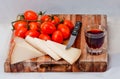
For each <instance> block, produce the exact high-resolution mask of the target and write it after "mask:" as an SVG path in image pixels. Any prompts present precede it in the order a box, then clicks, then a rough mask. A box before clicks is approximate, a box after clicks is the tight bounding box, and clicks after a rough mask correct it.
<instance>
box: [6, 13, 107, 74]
mask: <svg viewBox="0 0 120 79" xmlns="http://www.w3.org/2000/svg"><path fill="white" fill-rule="evenodd" d="M58 16H59V17H60V18H65V19H68V20H71V21H72V22H73V24H75V22H76V21H81V22H82V28H81V31H79V34H78V36H77V38H76V41H75V43H74V45H73V47H76V48H80V49H81V51H82V54H81V56H80V58H79V60H78V61H77V62H75V63H74V64H73V65H70V64H69V63H67V62H66V61H65V60H63V59H61V60H60V61H54V60H53V59H52V58H51V57H49V56H47V55H46V56H42V57H38V58H34V59H30V60H26V61H23V62H20V63H17V64H10V60H11V59H10V58H11V57H10V56H11V54H12V50H13V48H14V42H13V41H12V40H13V37H12V38H11V42H10V50H9V53H8V57H7V59H6V61H5V64H4V71H5V72H104V71H106V70H107V66H108V52H107V49H108V48H107V47H108V34H107V35H106V37H105V43H104V45H103V46H104V48H105V51H104V52H103V54H101V55H90V54H89V53H87V52H86V43H85V37H84V32H83V31H84V28H85V27H86V26H87V25H88V24H89V25H90V24H92V23H95V24H97V25H99V24H101V25H102V26H104V27H105V28H106V30H107V31H108V27H107V16H106V15H100V14H99V15H98V14H95V15H87V14H86V15H84V14H58ZM66 43H67V41H65V42H64V44H66ZM73 53H74V52H73Z"/></svg>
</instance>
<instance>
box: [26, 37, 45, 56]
mask: <svg viewBox="0 0 120 79" xmlns="http://www.w3.org/2000/svg"><path fill="white" fill-rule="evenodd" d="M25 41H26V42H27V43H29V44H30V45H32V46H33V47H34V48H36V49H38V50H39V51H40V52H42V53H44V54H46V52H45V51H44V50H43V49H42V48H40V46H39V44H38V43H37V42H34V41H35V40H34V38H33V37H30V36H27V37H26V38H25ZM40 45H41V44H40Z"/></svg>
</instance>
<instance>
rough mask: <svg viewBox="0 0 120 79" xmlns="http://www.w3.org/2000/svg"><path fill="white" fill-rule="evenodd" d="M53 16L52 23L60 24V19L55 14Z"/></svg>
mask: <svg viewBox="0 0 120 79" xmlns="http://www.w3.org/2000/svg"><path fill="white" fill-rule="evenodd" d="M51 18H52V20H51V23H53V24H54V25H57V24H59V22H60V19H59V18H58V17H57V16H53V17H51Z"/></svg>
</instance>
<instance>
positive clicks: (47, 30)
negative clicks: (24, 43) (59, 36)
mask: <svg viewBox="0 0 120 79" xmlns="http://www.w3.org/2000/svg"><path fill="white" fill-rule="evenodd" d="M55 30H56V27H55V25H54V24H52V23H51V22H44V23H42V24H41V32H42V33H44V34H52V33H53V32H54V31H55Z"/></svg>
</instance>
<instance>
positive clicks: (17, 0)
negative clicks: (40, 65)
mask: <svg viewBox="0 0 120 79" xmlns="http://www.w3.org/2000/svg"><path fill="white" fill-rule="evenodd" d="M28 9H31V10H34V11H36V12H39V11H47V13H51V14H61V13H62V14H63V13H64V14H106V15H107V17H108V18H107V19H108V27H109V30H108V31H109V50H108V53H109V56H110V58H109V67H108V69H107V71H106V72H102V73H89V72H84V73H83V72H78V73H5V72H4V62H5V59H6V57H7V53H8V47H9V46H8V45H9V41H10V36H11V22H12V21H14V20H15V19H16V16H17V15H18V14H21V13H23V12H24V11H25V10H28ZM119 77H120V1H119V0H0V79H119Z"/></svg>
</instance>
